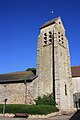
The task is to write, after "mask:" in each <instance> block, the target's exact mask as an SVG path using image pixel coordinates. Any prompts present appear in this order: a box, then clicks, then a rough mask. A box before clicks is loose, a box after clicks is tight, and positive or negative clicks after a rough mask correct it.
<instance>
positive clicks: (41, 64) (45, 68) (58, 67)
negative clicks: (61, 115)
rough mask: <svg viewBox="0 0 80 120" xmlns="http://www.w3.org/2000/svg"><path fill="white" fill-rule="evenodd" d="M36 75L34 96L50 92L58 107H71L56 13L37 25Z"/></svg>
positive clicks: (60, 26) (65, 48)
mask: <svg viewBox="0 0 80 120" xmlns="http://www.w3.org/2000/svg"><path fill="white" fill-rule="evenodd" d="M37 75H38V78H37V93H36V97H38V96H43V95H47V94H53V95H54V97H55V101H56V103H57V104H58V107H59V109H60V110H61V111H66V110H71V109H72V108H73V94H72V76H71V67H70V55H69V47H68V40H67V38H66V35H65V29H64V26H63V23H62V21H61V18H60V17H58V18H56V19H53V20H51V21H49V22H46V23H45V24H44V25H43V26H41V27H40V35H39V37H38V46H37Z"/></svg>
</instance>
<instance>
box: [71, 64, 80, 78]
mask: <svg viewBox="0 0 80 120" xmlns="http://www.w3.org/2000/svg"><path fill="white" fill-rule="evenodd" d="M71 72H72V77H80V66H73V67H71Z"/></svg>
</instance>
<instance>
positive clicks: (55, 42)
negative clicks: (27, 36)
mask: <svg viewBox="0 0 80 120" xmlns="http://www.w3.org/2000/svg"><path fill="white" fill-rule="evenodd" d="M79 79H80V67H79V66H77V67H75V66H74V67H71V66H70V54H69V46H68V40H67V38H66V33H65V28H64V26H63V23H62V21H61V18H60V17H58V18H55V19H53V20H51V21H49V22H46V23H45V24H44V25H42V26H41V27H40V34H39V36H38V45H37V63H36V75H35V74H34V73H33V72H31V71H23V72H14V73H6V74H0V104H2V103H3V102H4V100H5V99H7V104H34V99H36V98H37V97H38V96H43V95H48V94H52V95H54V98H55V101H56V103H57V106H58V107H59V109H60V110H61V111H72V110H73V108H74V107H75V103H74V102H75V101H76V99H75V95H76V96H78V97H77V101H78V99H79V97H80V96H79V94H78V93H79V92H80V87H79V85H80V80H79Z"/></svg>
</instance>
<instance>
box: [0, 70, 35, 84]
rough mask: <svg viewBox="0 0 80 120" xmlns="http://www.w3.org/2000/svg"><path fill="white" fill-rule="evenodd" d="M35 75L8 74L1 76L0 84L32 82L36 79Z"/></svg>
mask: <svg viewBox="0 0 80 120" xmlns="http://www.w3.org/2000/svg"><path fill="white" fill-rule="evenodd" d="M35 77H36V76H35V75H34V73H33V72H32V71H24V72H13V73H7V74H0V83H9V82H13V83H15V82H24V81H25V80H26V82H31V81H32V80H33V79H35Z"/></svg>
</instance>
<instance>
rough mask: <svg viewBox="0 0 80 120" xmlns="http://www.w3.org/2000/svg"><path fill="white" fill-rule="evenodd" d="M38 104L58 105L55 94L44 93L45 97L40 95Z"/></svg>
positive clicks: (37, 100)
mask: <svg viewBox="0 0 80 120" xmlns="http://www.w3.org/2000/svg"><path fill="white" fill-rule="evenodd" d="M35 102H36V105H53V106H56V102H55V101H54V96H53V95H44V96H43V97H40V96H39V97H38V98H37V99H36V100H35Z"/></svg>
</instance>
